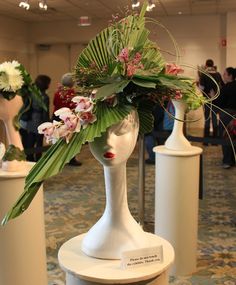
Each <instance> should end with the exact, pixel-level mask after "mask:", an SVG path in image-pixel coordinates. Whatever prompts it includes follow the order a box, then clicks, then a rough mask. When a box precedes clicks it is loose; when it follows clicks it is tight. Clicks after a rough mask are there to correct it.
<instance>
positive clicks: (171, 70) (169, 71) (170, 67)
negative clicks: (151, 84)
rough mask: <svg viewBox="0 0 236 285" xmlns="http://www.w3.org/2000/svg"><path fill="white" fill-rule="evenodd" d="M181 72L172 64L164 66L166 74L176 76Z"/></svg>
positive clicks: (181, 70)
mask: <svg viewBox="0 0 236 285" xmlns="http://www.w3.org/2000/svg"><path fill="white" fill-rule="evenodd" d="M182 72H184V70H183V69H182V68H181V67H180V66H178V65H176V64H174V63H167V64H166V74H171V75H177V74H179V73H182Z"/></svg>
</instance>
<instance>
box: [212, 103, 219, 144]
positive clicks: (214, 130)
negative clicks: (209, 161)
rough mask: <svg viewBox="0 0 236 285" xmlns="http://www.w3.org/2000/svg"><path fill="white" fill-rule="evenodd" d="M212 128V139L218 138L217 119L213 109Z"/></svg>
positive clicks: (215, 110) (215, 111)
mask: <svg viewBox="0 0 236 285" xmlns="http://www.w3.org/2000/svg"><path fill="white" fill-rule="evenodd" d="M211 119H212V127H213V137H214V138H216V137H218V118H217V109H216V108H214V107H213V109H212V112H211Z"/></svg>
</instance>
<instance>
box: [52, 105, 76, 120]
mask: <svg viewBox="0 0 236 285" xmlns="http://www.w3.org/2000/svg"><path fill="white" fill-rule="evenodd" d="M54 114H55V115H56V116H57V117H59V118H60V119H61V120H63V118H65V117H67V116H71V115H73V112H72V111H71V109H70V108H66V107H63V108H60V109H58V110H56V111H55V112H54Z"/></svg>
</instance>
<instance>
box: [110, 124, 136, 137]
mask: <svg viewBox="0 0 236 285" xmlns="http://www.w3.org/2000/svg"><path fill="white" fill-rule="evenodd" d="M131 130H132V124H131V123H130V122H129V121H128V120H124V121H123V122H122V123H118V124H117V125H115V126H114V127H113V128H112V130H111V131H113V132H114V134H115V135H117V136H122V135H124V134H126V133H129V132H130V131H131Z"/></svg>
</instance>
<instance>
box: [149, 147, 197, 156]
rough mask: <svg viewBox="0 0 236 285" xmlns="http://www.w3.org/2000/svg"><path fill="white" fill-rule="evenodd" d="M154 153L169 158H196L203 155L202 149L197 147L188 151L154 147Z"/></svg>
mask: <svg viewBox="0 0 236 285" xmlns="http://www.w3.org/2000/svg"><path fill="white" fill-rule="evenodd" d="M153 151H154V152H157V153H159V154H162V155H169V156H195V155H198V154H201V153H202V149H201V148H200V147H197V146H192V147H191V148H189V149H188V150H171V149H168V148H166V147H165V146H164V145H160V146H156V147H154V148H153Z"/></svg>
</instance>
